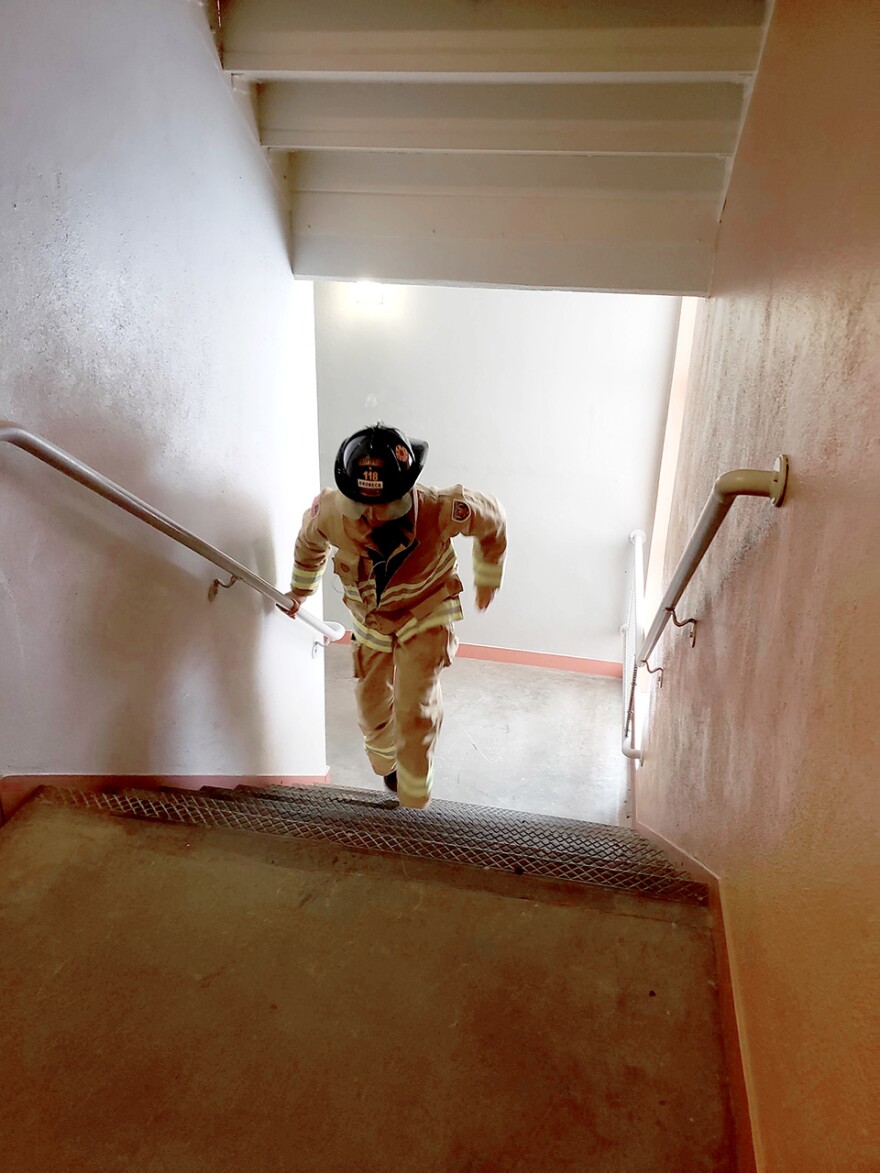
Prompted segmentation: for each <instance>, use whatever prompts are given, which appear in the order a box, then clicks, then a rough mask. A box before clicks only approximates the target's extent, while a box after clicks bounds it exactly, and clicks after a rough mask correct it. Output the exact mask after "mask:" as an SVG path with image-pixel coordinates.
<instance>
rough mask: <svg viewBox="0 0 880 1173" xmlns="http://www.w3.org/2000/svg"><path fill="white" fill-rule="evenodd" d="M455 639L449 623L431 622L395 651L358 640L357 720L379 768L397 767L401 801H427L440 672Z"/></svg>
mask: <svg viewBox="0 0 880 1173" xmlns="http://www.w3.org/2000/svg"><path fill="white" fill-rule="evenodd" d="M456 644H457V640H456V638H455V634H454V632H453V631H452V630H451V628H448V627H432V628H429V629H428V630H427V631H423V632H420V633H419V634H418V635H415V636H413V637H412V639H408V640H406V641H405V642H404V643H401V642H399V641H398V640H396V639H395V641H394V647H393V650H392V651H391V652H377V651H374V650H373V649H372V648H368V647H366V646H365V645H364V644H361V643H356V644H355V646H354V674H355V678H356V680H357V688H356V697H357V706H358V724H359V725H360V728H361V732H362V733H363V735H364V748H365V749H366V751H367V757H368V758H369V759H370V765H371V766H372V767H373V770H374V771H375V773H377V774H381V775H383V776H384V775H385V774H390V773H391V771H392V770H394V769H396V770H397V795H398V798H399V799H400V802H401V804H402V805H403V806H427V804H428V801H429V799H430V797H431V774H432V766H433V760H434V747H435V745H436V743H437V735H438V734H439V732H440V725H441V722H442V719H443V696H442V693H441V691H440V673H441V672H442V671H443V669H444V668H447V667H448V666H449V665H450V664H451V663H452V657H453V656H454V654H455V647H456Z"/></svg>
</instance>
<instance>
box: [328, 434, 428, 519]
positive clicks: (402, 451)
mask: <svg viewBox="0 0 880 1173" xmlns="http://www.w3.org/2000/svg"><path fill="white" fill-rule="evenodd" d="M427 454H428V445H427V444H425V443H424V442H423V441H420V440H413V441H410V440H409V438H408V437H407V436H405V435H404V433H403V432H401V431H399V430H398V429H397V428H387V427H385V426H384V424H376V426H375V427H372V428H362V429H361V430H360V431H359V432H355V433H354V435H353V436H349V437H348V439H347V440H343V442H342V444H341V445H340V447H339V451H338V452H337V454H336V463H335V465H334V469H333V472H334V476H335V479H336V485H337V488H338V489H339V491H340V492H341V493H342V494H343V496H345V497H348V498H349V500H351V501H358V502H360V503H361V504H363V505H384V504H386V503H387V502H389V501H396V500H398V498H400V497H403V496H404V495H405V494H406V493H408V492H409V490H410V489H411V488H412V487H413V485H414V484H415V483H416V481H417V480H418V478H419V474H420V473H421V471H422V469H423V468H424V465H425V458H426V456H427Z"/></svg>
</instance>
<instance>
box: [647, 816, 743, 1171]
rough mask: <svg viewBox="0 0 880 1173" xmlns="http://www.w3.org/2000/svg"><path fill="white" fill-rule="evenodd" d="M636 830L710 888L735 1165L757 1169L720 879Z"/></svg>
mask: <svg viewBox="0 0 880 1173" xmlns="http://www.w3.org/2000/svg"><path fill="white" fill-rule="evenodd" d="M633 830H634V831H638V833H639V834H640V835H644V837H645V838H646V839H648V840H649V841H650V842H652V843H654V844H655V845H656V846H657V847H659V848H660V850H661V851H663V852H665V854H666V855H667V856H669V858H670V859H671V860H672V862H673V863H674V864H676V866H678V867H680V868H682V869H683V870H684V871H686V872H688V874H689V875H691V876H692V877H693V878H694V879H695V880H699V881H700V882H701V883H704V884H705V885H706V887H707V888H708V890H709V911H710V912H711V914H712V940H713V944H714V946H715V966H716V970H717V976H718V1001H719V1007H720V1010H721V1033H722V1036H723V1039H724V1056H725V1061H726V1064H727V1078H728V1084H729V1087H730V1107H731V1111H732V1112H733V1124H734V1130H735V1133H736V1168H737V1173H757V1169H758V1163H757V1158H756V1156H755V1140H754V1132H753V1125H752V1113H751V1108H750V1105H749V1093H748V1086H747V1084H746V1077H745V1067H744V1063H743V1052H742V1040H741V1034H740V1029H739V1015H738V1014H737V1008H736V993H735V984H734V979H733V971H732V969H731V965H730V951H729V949H728V945H727V928H726V925H725V923H724V902H723V900H722V897H721V881H720V880H719V878H718V876H717V875H716V874H715V873H714V872H713V871H710V869H709V868H707V867H705V866H704V865H703V864H701V863H700V862H699V860H697V859H695V858H694V857H693V856H692V855H689V854H688V852H686V851H684V850H683V849H682V848H680V847H679V846H678V845H677V844H675V843H673V842H672V841H671V840H669V839H667V838H666V837H665V835H661V834H660V833H659V831H655V830H654V828H653V827H649V826H647V825H646V824H645V823H640V822H639V821H638V819H634V820H633Z"/></svg>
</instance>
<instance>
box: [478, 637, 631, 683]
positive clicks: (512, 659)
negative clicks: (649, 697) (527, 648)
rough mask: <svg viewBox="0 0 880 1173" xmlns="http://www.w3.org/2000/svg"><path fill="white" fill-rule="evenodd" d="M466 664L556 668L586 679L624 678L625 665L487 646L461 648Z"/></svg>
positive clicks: (611, 661)
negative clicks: (575, 673)
mask: <svg viewBox="0 0 880 1173" xmlns="http://www.w3.org/2000/svg"><path fill="white" fill-rule="evenodd" d="M457 654H458V655H459V656H460V657H461V658H462V659H463V660H490V661H492V662H494V663H496V664H526V665H530V666H531V667H533V668H556V669H558V670H559V671H561V672H581V673H582V674H583V675H584V676H614V677H617V679H618V680H619V679H620V678H621V677H622V676H623V665H622V664H618V663H615V662H614V661H613V660H587V659H584V658H582V657H581V656H558V655H556V654H555V653H553V652H524V651H519V650H518V649H516V648H491V647H488V646H486V645H484V644H460V645H459V648H458V653H457Z"/></svg>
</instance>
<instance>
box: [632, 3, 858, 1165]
mask: <svg viewBox="0 0 880 1173" xmlns="http://www.w3.org/2000/svg"><path fill="white" fill-rule="evenodd" d="M872 30H873V31H872ZM876 31H877V18H876V13H875V5H874V4H872V3H869V2H868V0H864V2H862V0H852V2H849V0H848V2H847V3H842V4H829V3H819V2H817V0H807V2H805V0H779V2H778V3H777V5H776V12H775V15H774V18H773V22H772V25H771V29H770V35H769V38H768V42H767V48H766V53H765V57H764V61H763V64H762V68H761V71H760V74H759V79H758V84H757V87H756V91H755V95H754V98H753V101H752V106H751V110H750V114H749V118H748V122H747V126H746V132H745V135H744V138H743V142H742V145H741V148H740V153H739V155H738V158H737V163H736V167H735V170H734V175H733V182H732V185H731V190H730V195H729V199H728V204H727V208H726V212H725V216H724V220H723V225H722V230H721V236H720V242H719V251H718V257H717V265H716V271H715V280H714V287H713V297H712V299H711V300H710V301H709V302H708V303H707V305H706V307H705V309H704V311H703V314H702V321H701V322H700V323H699V324H698V330H697V334H698V341H697V350H696V355H695V362H694V369H693V372H692V377H691V387H690V391H689V401H688V408H687V414H686V418H685V425H684V435H683V441H682V450H681V458H680V462H679V471H678V478H677V488H676V492H677V499H676V505H675V508H674V511H673V518H672V526H671V530H670V541H669V547H668V553H667V575H668V573H669V571H670V570H671V568H672V566H673V565H674V561H675V560H676V559H677V557H678V555H679V554H680V552H681V549H682V548H683V546H684V543H685V541H686V538H687V535H688V533H689V531H690V529H691V528H692V526H693V524H694V522H695V520H696V517H697V514H698V512H699V509H700V507H701V506H702V504H703V502H704V500H705V498H706V495H707V493H708V491H709V489H710V487H711V484H712V482H713V480H714V479H715V477H716V476H717V475H718V474H719V473H721V472H722V471H724V470H726V469H728V468H734V467H740V466H753V467H770V465H771V464H772V461H773V459H774V457H775V456H776V455H777V453H779V452H786V453H788V454H789V456H790V457H791V462H792V479H791V481H790V488H789V496H788V499H787V502H786V504H785V506H784V508H783V509H781V510H780V511H778V512H777V511H775V510H773V509H772V508H771V507H770V506H769V505H766V504H764V503H763V502H760V501H748V500H744V501H740V502H738V503H737V504H736V505H735V506H734V509H733V512H732V513H731V515H730V517H729V518H728V520H727V521H726V522H725V525H724V527H723V529H722V531H721V533H720V535H719V537H718V538H717V540H716V542H715V544H714V545H713V547H712V549H711V551H710V552H709V554H708V556H707V558H706V560H705V561H704V564H703V565H702V567H701V568H700V570H699V571H698V573H697V575H696V577H695V579H694V582H693V583H692V584H691V586H690V587H689V588H688V591H687V593H686V595H685V597H684V601H683V605H682V611H683V612H685V613H686V614H687V615H691V614H694V615H697V616H698V617H699V619H700V627H699V634H698V638H697V645H696V648H695V649H694V650H693V651H691V650H690V649H689V647H688V642H687V639H686V636H685V633H683V632H674V631H673V632H671V633H668V634H667V635H666V636H665V637H664V643H663V644H662V646H661V649H660V654H659V655H657V662H658V663H662V664H663V665H664V667H665V668H666V674H665V677H664V686H663V690H662V692H657V691H655V692H654V695H653V711H652V724H651V730H650V734H649V743H648V753H647V760H646V765H645V768H644V770H643V771H642V772H641V774H640V782H639V787H640V788H639V796H638V812H639V819H640V821H642V822H644V823H645V824H646V825H648V826H650V827H652V828H654V829H655V830H657V831H659V832H660V833H661V834H663V835H664V836H665V837H666V838H667V839H669V840H671V841H673V842H674V843H675V844H677V845H678V846H679V847H681V848H683V849H684V850H685V851H687V852H689V853H690V854H691V855H692V856H694V857H695V858H696V859H698V860H700V861H701V862H702V863H704V864H705V865H706V866H708V867H709V868H711V869H712V870H713V871H714V872H715V873H716V874H717V875H718V876H719V877H720V879H721V891H722V898H723V901H724V907H725V917H726V923H727V927H728V932H729V937H730V947H731V965H732V973H733V980H734V991H735V995H736V997H737V1000H738V1014H739V1018H740V1031H741V1035H742V1042H743V1046H744V1062H745V1068H746V1080H747V1084H748V1088H749V1095H750V1105H751V1112H752V1118H753V1124H754V1127H755V1132H756V1149H757V1157H758V1162H759V1166H760V1167H761V1168H766V1169H769V1170H773V1171H774V1173H777V1171H778V1173H782V1171H785V1173H788V1171H791V1173H812V1171H814V1170H815V1171H816V1173H820V1171H821V1173H829V1171H833V1170H841V1171H843V1170H846V1171H847V1173H855V1171H857V1170H864V1171H867V1170H873V1171H876V1170H877V1169H880V1126H878V1119H880V1112H878V1107H877V1105H878V1087H877V1079H878V1075H877V1072H878V1063H877V1050H876V1040H877V1033H876V1021H877V1018H876V1007H877V1002H878V970H877V960H878V957H877V955H878V924H877V919H876V912H875V910H876V908H877V905H878V897H880V868H878V860H880V841H878V817H877V816H878V803H877V781H878V766H877V762H878V748H880V747H878V744H877V741H878V738H877V727H878V721H877V696H878V693H880V674H878V665H880V626H878V618H877V610H878V603H880V589H878V587H880V581H878V579H880V462H878V438H880V391H878V385H877V384H878V374H880V353H878V332H877V316H878V315H877V305H878V297H877V293H878V286H877V277H876V274H877V260H878V254H877V239H878V213H877V209H878V207H880V203H878V199H877V178H878V173H877V162H876V160H877V151H876V128H877V121H876V108H877V102H876V77H877V69H876V64H877V61H876V44H877V40H876V35H875V34H876ZM872 1024H873V1027H872ZM872 1030H873V1036H872V1035H871V1031H872ZM871 1037H873V1040H874V1042H873V1047H872V1044H871V1042H870V1039H871ZM870 1050H873V1062H869V1051H870Z"/></svg>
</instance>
